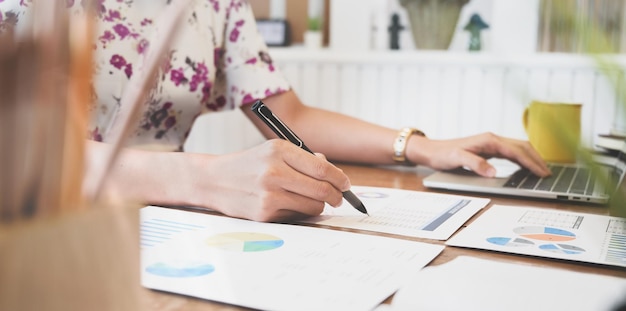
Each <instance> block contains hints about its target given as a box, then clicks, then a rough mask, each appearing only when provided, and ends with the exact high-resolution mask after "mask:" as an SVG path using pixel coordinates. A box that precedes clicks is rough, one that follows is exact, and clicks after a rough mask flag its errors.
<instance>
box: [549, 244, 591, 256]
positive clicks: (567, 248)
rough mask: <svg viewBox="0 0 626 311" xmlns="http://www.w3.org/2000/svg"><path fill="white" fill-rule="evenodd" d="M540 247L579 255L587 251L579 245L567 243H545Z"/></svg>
mask: <svg viewBox="0 0 626 311" xmlns="http://www.w3.org/2000/svg"><path fill="white" fill-rule="evenodd" d="M539 248H540V249H542V250H544V251H548V252H552V253H558V254H567V255H577V254H582V253H584V252H585V250H584V249H582V248H580V247H578V246H574V245H567V244H543V245H540V246H539Z"/></svg>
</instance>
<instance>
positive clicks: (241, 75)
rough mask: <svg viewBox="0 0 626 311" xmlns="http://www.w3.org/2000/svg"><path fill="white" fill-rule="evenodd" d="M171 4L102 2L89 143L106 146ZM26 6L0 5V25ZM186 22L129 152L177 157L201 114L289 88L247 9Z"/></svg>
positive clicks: (238, 4) (213, 7) (198, 5)
mask: <svg viewBox="0 0 626 311" xmlns="http://www.w3.org/2000/svg"><path fill="white" fill-rule="evenodd" d="M66 1H67V2H66V3H67V6H68V7H69V10H72V11H73V12H74V13H76V12H80V11H81V10H82V4H81V2H82V1H74V0H66ZM169 2H170V0H151V1H134V0H99V8H98V21H99V24H98V30H97V31H98V32H97V34H96V37H95V38H94V39H95V40H94V46H95V50H96V51H95V52H96V53H95V55H96V57H95V68H96V74H95V76H94V82H93V83H94V89H95V92H96V94H95V96H96V98H97V103H96V104H95V105H94V107H93V109H92V123H91V126H90V128H89V130H88V135H89V137H90V138H91V139H94V140H98V141H107V132H108V129H109V128H110V126H111V123H112V120H114V116H115V114H116V113H117V112H118V110H119V105H120V103H119V101H120V98H121V97H122V94H123V92H124V87H125V86H126V84H127V82H128V80H129V79H130V78H131V77H132V75H133V74H134V70H137V68H139V67H138V62H139V61H140V57H141V56H142V55H143V54H145V51H146V50H147V49H148V48H149V47H150V42H149V39H150V37H151V34H152V31H153V29H154V27H155V24H158V18H159V15H160V14H162V13H163V12H167V6H168V3H169ZM31 3H32V0H0V23H1V21H2V20H3V19H4V20H6V16H7V13H9V12H10V14H11V16H12V15H17V17H18V22H19V19H20V16H21V15H23V14H29V9H30V7H32V5H31ZM186 14H187V16H185V17H184V18H183V21H184V23H183V24H182V25H181V26H180V29H179V33H178V35H177V36H176V39H175V40H174V44H173V46H172V49H171V50H170V52H169V53H168V54H167V56H168V57H167V62H166V63H165V64H164V65H163V66H162V68H161V71H160V73H159V79H158V82H157V85H155V87H154V88H153V90H152V93H151V95H150V98H149V100H148V102H147V103H146V105H145V109H144V112H143V114H142V118H141V121H140V122H139V124H138V126H137V128H136V130H135V131H134V133H133V136H132V137H131V138H130V140H131V144H134V145H143V144H161V145H167V146H171V148H172V149H179V150H181V149H182V146H183V144H184V141H185V139H186V138H187V135H188V134H189V131H190V129H191V126H192V125H193V122H194V120H195V119H196V118H197V117H198V116H199V115H200V114H203V113H212V112H217V111H223V110H227V109H229V110H230V109H235V108H239V107H241V106H243V105H246V104H250V103H252V102H254V101H255V100H256V99H262V98H265V97H268V96H271V95H274V94H277V93H280V92H284V91H286V90H288V89H289V88H290V86H289V84H288V82H287V81H286V80H285V79H284V77H283V76H282V74H281V73H280V72H279V70H278V69H277V68H276V67H275V66H274V65H273V62H272V59H271V58H270V56H269V54H268V53H267V47H266V45H265V43H264V42H263V40H262V38H261V37H260V36H259V35H258V32H257V29H256V25H255V22H254V17H253V15H252V11H251V9H250V6H249V4H248V2H247V1H245V0H194V1H193V5H192V6H191V7H190V8H189V10H188V12H187V13H186ZM0 29H2V25H1V24H0Z"/></svg>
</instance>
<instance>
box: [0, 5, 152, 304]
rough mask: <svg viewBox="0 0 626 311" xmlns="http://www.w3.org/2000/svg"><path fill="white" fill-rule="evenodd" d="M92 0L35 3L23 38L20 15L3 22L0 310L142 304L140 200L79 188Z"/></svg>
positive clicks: (89, 71)
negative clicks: (73, 8) (75, 9)
mask: <svg viewBox="0 0 626 311" xmlns="http://www.w3.org/2000/svg"><path fill="white" fill-rule="evenodd" d="M88 3H89V1H83V4H84V5H86V6H85V12H84V14H81V15H72V17H71V18H70V17H69V16H68V14H67V13H68V11H67V9H66V7H65V1H50V0H38V1H32V3H28V6H29V7H30V9H32V11H31V12H29V13H32V18H31V19H26V18H25V20H24V23H23V24H20V27H21V26H25V29H27V30H28V31H25V32H21V33H20V35H19V36H17V35H16V34H15V33H14V29H13V28H14V25H16V24H17V18H21V17H23V16H20V17H18V16H16V15H11V14H6V16H10V17H11V19H5V20H4V21H2V22H0V94H2V97H0V148H1V149H0V150H1V151H0V310H139V309H141V307H140V299H139V293H140V292H139V291H140V289H141V287H140V282H139V271H138V270H139V265H138V264H139V249H138V245H139V241H138V240H139V239H138V236H139V233H138V208H137V207H138V206H137V207H135V208H131V207H132V206H133V205H132V204H130V203H129V202H117V203H115V204H113V203H112V202H110V201H106V200H100V201H98V202H94V201H87V200H86V199H85V197H84V196H83V194H82V182H83V175H84V165H85V140H86V139H85V133H86V129H87V113H88V112H87V111H88V106H89V105H90V102H91V91H90V90H91V77H92V38H93V33H92V31H93V26H94V25H93V24H94V23H95V16H94V15H93V14H91V12H92V11H91V10H90V9H89V4H88ZM14 19H15V20H14ZM28 20H31V21H33V22H32V23H27V21H28ZM20 23H22V21H20Z"/></svg>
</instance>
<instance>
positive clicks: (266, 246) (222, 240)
mask: <svg viewBox="0 0 626 311" xmlns="http://www.w3.org/2000/svg"><path fill="white" fill-rule="evenodd" d="M206 244H207V245H208V246H210V247H215V248H219V249H223V250H227V251H235V252H262V251H269V250H273V249H276V248H279V247H281V246H283V244H285V241H283V240H282V239H281V238H279V237H276V236H273V235H270V234H265V233H258V232H228V233H221V234H217V235H214V236H212V237H210V238H208V239H207V240H206Z"/></svg>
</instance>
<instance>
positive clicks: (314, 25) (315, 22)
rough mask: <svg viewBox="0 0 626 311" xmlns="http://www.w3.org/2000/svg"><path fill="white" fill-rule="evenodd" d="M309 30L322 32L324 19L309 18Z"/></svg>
mask: <svg viewBox="0 0 626 311" xmlns="http://www.w3.org/2000/svg"><path fill="white" fill-rule="evenodd" d="M307 29H308V30H310V31H321V30H322V19H321V18H320V17H309V19H308V21H307Z"/></svg>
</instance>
